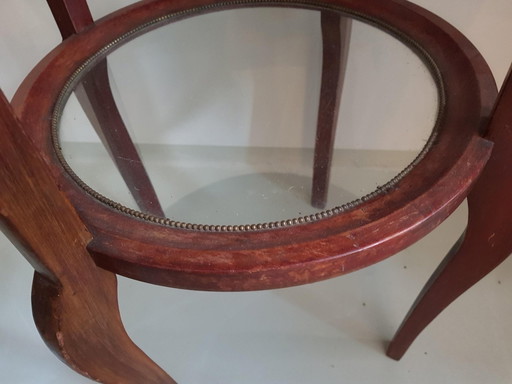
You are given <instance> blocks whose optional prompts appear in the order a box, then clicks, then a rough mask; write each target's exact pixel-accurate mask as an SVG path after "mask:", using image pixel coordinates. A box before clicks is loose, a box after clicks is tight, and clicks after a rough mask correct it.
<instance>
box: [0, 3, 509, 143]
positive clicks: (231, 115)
mask: <svg viewBox="0 0 512 384" xmlns="http://www.w3.org/2000/svg"><path fill="white" fill-rule="evenodd" d="M132 2H133V1H129V0H109V1H105V0H102V1H100V0H90V1H89V3H90V7H91V10H92V12H93V14H94V16H95V17H96V18H99V17H101V16H103V15H105V14H107V13H109V12H111V11H113V10H115V9H117V8H119V7H121V6H123V5H126V4H129V3H132ZM414 2H416V3H418V4H420V5H422V6H424V7H426V8H427V9H429V10H431V11H433V12H435V13H437V14H439V15H440V16H442V17H443V18H445V19H446V20H448V21H449V22H451V23H452V24H454V25H455V26H456V27H458V28H459V29H460V30H461V31H462V32H463V33H464V34H466V36H467V37H468V38H469V39H470V40H471V41H472V42H473V43H474V44H475V45H476V46H477V47H478V49H479V50H480V51H481V52H482V54H483V55H484V57H485V58H486V59H487V61H488V62H489V64H490V66H491V68H492V70H493V73H494V74H495V77H496V79H497V82H498V83H499V84H500V83H501V82H502V81H503V78H504V76H505V74H506V71H507V69H508V65H509V63H510V61H512V49H509V42H508V37H509V36H511V35H512V23H510V22H509V21H510V17H511V16H512V2H510V1H509V0H487V1H484V0H452V1H450V2H446V1H441V0H416V1H414ZM0 36H1V39H0V52H1V54H0V68H1V71H0V86H1V87H2V89H3V90H4V91H5V92H6V94H7V96H8V97H11V96H12V95H13V94H14V92H15V90H16V88H17V86H18V85H19V83H20V82H21V81H22V79H23V78H24V77H25V76H26V74H27V73H28V72H29V71H30V69H31V68H32V67H33V66H34V65H35V64H36V63H37V61H38V60H40V59H41V58H42V57H43V56H44V55H45V53H47V52H48V51H49V50H50V49H51V48H52V47H54V46H55V45H56V44H58V42H59V40H60V39H59V34H58V31H57V28H56V27H55V25H54V22H53V20H52V17H51V14H50V12H49V10H48V8H47V5H46V2H45V1H43V0H16V1H7V0H4V1H2V3H1V4H0ZM163 43H165V44H163ZM128 47H136V50H130V49H127V48H122V49H120V50H119V51H117V52H116V53H115V54H114V55H113V56H112V57H111V59H109V60H110V66H111V72H112V82H113V88H114V90H115V92H116V94H117V95H118V96H119V95H121V96H120V97H119V107H120V109H121V111H122V112H123V115H124V116H125V120H126V122H127V124H128V126H129V128H130V130H131V131H132V135H133V136H134V137H135V138H136V139H137V140H138V141H139V142H144V143H159V144H162V143H169V144H178V145H227V146H246V145H249V146H275V147H311V146H312V145H313V142H314V139H313V137H314V125H315V121H316V106H317V103H318V92H319V87H320V75H319V74H320V68H321V45H320V28H319V16H318V14H317V13H314V12H305V11H297V10H285V9H258V10H244V11H228V12H220V13H215V14H210V15H206V16H200V17H196V18H192V19H188V20H185V21H182V22H179V23H176V24H173V25H171V26H168V27H165V28H162V29H160V30H158V31H155V32H152V33H151V34H150V35H147V36H144V37H142V38H140V39H138V40H136V42H135V43H131V44H130V45H129V46H128ZM126 63H129V64H128V65H126ZM429 81H430V79H429V76H428V75H427V74H426V72H425V70H424V69H423V67H422V64H421V62H420V61H419V60H418V59H417V58H416V57H414V55H412V54H411V53H410V52H409V51H408V49H406V48H404V47H403V46H402V45H401V44H400V43H399V42H397V41H395V40H394V39H391V38H389V37H387V36H386V35H384V34H382V33H381V32H378V31H376V30H374V29H373V28H371V27H368V26H365V25H361V24H359V23H358V24H356V25H354V31H353V37H352V40H351V47H350V56H349V63H348V69H347V80H346V84H345V87H344V97H343V99H342V105H341V114H340V128H339V131H338V135H337V142H336V144H337V147H339V148H350V149H354V148H355V149H384V150H386V149H392V150H417V149H418V148H420V147H421V146H422V144H423V143H424V141H425V139H426V136H427V135H428V130H429V129H430V127H431V125H432V119H433V116H434V112H435V106H436V103H435V90H434V88H433V86H432V84H430V83H429ZM65 117H66V118H67V120H64V121H65V124H64V125H65V127H66V129H65V130H64V139H65V140H70V141H85V142H91V141H92V142H94V141H97V139H96V138H95V136H94V134H92V130H87V129H84V127H83V126H84V125H87V122H86V119H85V118H84V116H83V115H82V114H81V113H80V111H79V108H74V107H73V104H71V107H70V108H69V109H68V111H67V114H66V116H65ZM71 122H73V124H71ZM135 128H136V129H135Z"/></svg>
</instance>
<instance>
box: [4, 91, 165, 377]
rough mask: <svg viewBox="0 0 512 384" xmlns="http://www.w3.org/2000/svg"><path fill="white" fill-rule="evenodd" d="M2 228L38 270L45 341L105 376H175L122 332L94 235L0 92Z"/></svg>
mask: <svg viewBox="0 0 512 384" xmlns="http://www.w3.org/2000/svg"><path fill="white" fill-rule="evenodd" d="M0 135H1V136H2V140H1V141H0V218H1V224H2V230H4V231H5V232H6V233H7V235H8V237H9V238H10V239H11V240H12V241H13V243H14V244H15V245H17V247H18V249H19V250H20V252H22V254H23V255H24V256H25V258H26V259H27V260H28V261H29V262H30V263H31V264H32V266H33V267H34V269H35V270H36V273H35V276H34V282H33V290H32V303H33V314H34V319H35V321H36V325H37V327H38V330H39V332H40V334H41V336H42V337H43V339H44V341H45V342H46V343H47V345H48V346H49V347H50V348H51V349H52V351H53V352H54V353H55V354H57V355H58V356H59V357H60V358H61V359H62V360H63V361H64V362H65V363H66V364H68V365H69V366H70V367H71V368H73V369H74V370H76V371H77V372H79V373H81V374H82V375H84V376H87V377H90V378H92V379H95V380H100V381H102V382H104V383H133V384H135V383H155V384H156V383H160V384H162V383H174V381H173V380H172V379H171V378H170V377H169V376H168V375H167V374H166V373H165V372H163V371H162V370H161V369H160V368H159V367H158V366H157V365H156V364H155V363H153V362H152V361H151V360H150V359H149V358H148V357H147V356H146V355H145V354H144V353H143V352H142V351H140V349H138V348H137V347H136V346H135V344H133V342H132V341H131V340H130V338H129V337H128V335H127V334H126V332H125V330H124V328H123V325H122V323H121V318H120V315H119V310H118V304H117V285H116V284H117V283H116V276H115V275H114V274H113V273H110V272H107V271H104V270H102V269H100V268H98V267H96V265H95V264H94V262H93V261H92V259H91V257H90V255H89V253H88V252H87V250H86V246H87V244H88V243H89V241H90V240H91V235H90V233H89V232H88V231H87V229H86V228H85V226H84V225H83V223H82V221H81V220H80V218H79V217H78V215H77V214H76V212H75V210H74V209H73V207H72V206H71V204H70V203H69V201H68V200H67V199H66V198H65V197H64V196H63V194H62V192H61V191H60V190H59V186H58V185H57V183H56V182H55V181H54V179H53V177H52V176H51V174H50V173H49V171H48V167H47V165H46V164H45V163H44V162H43V161H42V159H41V158H40V157H39V155H38V153H37V150H35V148H34V146H33V144H32V143H31V142H30V140H29V139H28V138H27V137H26V136H25V134H24V133H23V129H22V127H21V126H20V125H19V123H18V121H17V120H16V119H15V117H14V115H13V113H12V110H11V108H10V106H9V104H8V102H7V100H6V99H5V97H4V95H3V94H2V93H0Z"/></svg>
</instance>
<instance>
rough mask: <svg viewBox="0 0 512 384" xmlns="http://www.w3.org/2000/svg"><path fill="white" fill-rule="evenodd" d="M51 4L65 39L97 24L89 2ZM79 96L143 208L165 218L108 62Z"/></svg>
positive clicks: (94, 72)
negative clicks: (121, 109)
mask: <svg viewBox="0 0 512 384" xmlns="http://www.w3.org/2000/svg"><path fill="white" fill-rule="evenodd" d="M48 4H49V6H50V8H51V10H52V13H53V15H54V18H55V21H56V22H57V25H58V27H59V30H60V32H61V35H62V38H63V39H64V40H65V39H67V38H68V37H70V36H72V35H74V34H76V33H80V32H81V31H83V30H84V29H86V28H87V27H90V26H91V25H92V24H93V18H92V15H91V12H90V10H89V7H88V6H87V2H86V1H85V0H78V1H75V0H74V1H70V0H48ZM75 93H76V96H77V98H78V101H79V102H80V104H81V105H82V108H83V109H84V111H85V113H86V114H87V117H88V118H89V121H90V122H91V124H92V125H93V127H94V129H95V130H96V132H97V134H98V136H99V137H100V139H101V141H102V142H103V144H104V145H105V148H106V149H107V150H108V152H109V153H110V156H111V158H112V160H113V161H114V163H115V164H116V166H117V169H118V170H119V172H120V174H121V176H122V177H123V180H124V181H125V183H126V185H127V187H128V189H129V190H130V193H131V194H132V196H133V198H134V200H135V202H136V204H137V206H138V207H139V209H140V210H141V211H142V212H145V213H149V214H152V215H156V216H160V217H164V216H165V213H164V212H163V209H162V207H161V206H160V202H159V201H158V196H157V194H156V192H155V189H154V188H153V184H152V183H151V179H150V178H149V175H148V173H147V171H146V169H145V167H144V164H143V163H142V160H141V158H140V156H139V153H138V152H137V148H136V147H135V145H134V143H133V141H132V139H131V137H130V134H129V132H128V130H127V129H126V126H125V124H124V122H123V118H122V117H121V114H120V113H119V109H118V108H117V105H116V102H115V100H114V96H113V94H112V90H111V87H110V81H109V76H108V67H107V61H106V59H105V60H102V61H100V62H99V63H97V64H96V65H95V66H94V67H93V68H92V69H91V71H90V72H89V73H88V74H87V75H86V76H85V78H84V79H83V80H82V82H81V83H80V84H79V86H78V88H77V89H76V92H75Z"/></svg>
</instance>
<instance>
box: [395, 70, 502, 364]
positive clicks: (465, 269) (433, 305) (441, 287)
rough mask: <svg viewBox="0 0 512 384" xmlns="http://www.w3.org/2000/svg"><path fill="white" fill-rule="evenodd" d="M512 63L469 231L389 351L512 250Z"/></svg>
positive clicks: (400, 350)
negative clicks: (511, 198) (491, 150)
mask: <svg viewBox="0 0 512 384" xmlns="http://www.w3.org/2000/svg"><path fill="white" fill-rule="evenodd" d="M511 106H512V68H511V70H510V71H509V74H508V76H507V79H506V80H505V83H504V85H503V87H502V90H501V92H500V97H499V99H498V102H497V104H496V108H495V111H494V114H493V116H492V119H491V121H490V124H489V126H488V130H487V133H486V137H487V138H488V139H489V140H490V141H492V142H493V143H494V150H493V152H492V155H491V158H490V160H489V162H488V163H487V165H486V167H485V169H484V172H483V173H482V175H481V176H480V178H479V179H478V182H477V183H476V185H475V187H474V189H473V190H472V191H471V193H470V194H469V196H468V207H469V216H468V224H467V228H466V231H465V233H464V235H463V236H462V238H461V239H460V240H459V241H458V242H457V243H456V244H455V245H454V247H453V248H452V250H451V251H450V252H449V253H448V255H447V256H446V258H445V259H444V260H443V262H442V264H441V265H440V266H439V267H438V269H437V270H436V271H435V273H434V274H433V275H432V277H431V278H430V279H429V281H428V282H427V284H426V285H425V287H424V288H423V290H422V292H421V293H420V295H419V297H418V299H417V300H416V302H415V303H414V304H413V306H412V308H411V310H410V312H409V313H408V314H407V316H406V318H405V320H404V322H403V323H402V325H401V326H400V328H399V329H398V331H397V332H396V334H395V337H394V338H393V341H392V342H391V343H390V345H389V347H388V351H387V354H388V356H390V357H392V358H393V359H397V360H398V359H400V358H401V357H402V356H403V355H404V353H405V352H406V351H407V349H408V348H409V346H410V345H411V343H412V342H413V341H414V340H415V339H416V337H417V336H418V335H419V334H420V333H421V332H422V331H423V329H424V328H425V327H426V326H427V325H428V324H430V322H431V321H432V320H433V319H434V318H435V317H436V316H437V315H438V314H439V313H441V312H442V311H443V310H444V309H445V308H446V307H447V306H448V305H449V304H451V303H452V302H453V301H454V300H455V299H457V298H458V297H459V296H460V295H461V294H463V293H464V292H465V291H466V290H467V289H469V288H471V287H472V286H473V285H474V284H476V283H477V282H478V281H479V280H481V279H482V278H483V277H484V276H486V275H487V274H488V273H489V272H491V271H492V270H493V269H494V268H496V267H497V266H498V265H499V264H500V263H502V262H503V261H504V260H505V259H506V258H507V257H508V256H509V255H510V254H511V253H512V236H511V232H512V202H511V200H510V197H511V191H512V150H511V148H512V108H511Z"/></svg>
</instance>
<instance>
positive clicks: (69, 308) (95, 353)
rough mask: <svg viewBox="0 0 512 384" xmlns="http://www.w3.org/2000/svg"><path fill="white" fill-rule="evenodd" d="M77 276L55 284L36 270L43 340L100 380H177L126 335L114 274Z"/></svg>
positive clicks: (36, 308) (157, 383)
mask: <svg viewBox="0 0 512 384" xmlns="http://www.w3.org/2000/svg"><path fill="white" fill-rule="evenodd" d="M77 272H80V271H77ZM88 275H89V274H88ZM80 276H81V277H80V280H77V279H75V280H74V282H73V283H72V282H70V281H64V282H63V281H60V283H61V284H59V285H56V284H54V283H53V282H51V281H50V280H48V279H47V278H46V277H44V276H43V275H41V274H39V273H38V272H36V273H35V275H34V281H33V285H32V312H33V315H34V321H35V323H36V326H37V329H38V331H39V333H40V334H41V337H42V338H43V340H44V341H45V343H46V345H47V346H48V347H49V348H50V349H51V350H52V351H53V352H54V353H55V354H56V355H57V356H58V357H59V358H60V359H61V360H62V361H63V362H64V363H66V364H67V365H68V366H70V367H71V368H72V369H74V370H75V371H77V372H78V373H80V374H81V375H83V376H86V377H88V378H91V379H93V380H96V381H99V382H101V383H112V384H115V383H126V384H140V383H149V384H176V382H175V381H174V380H173V379H171V378H170V377H169V376H168V375H167V374H166V373H165V372H164V371H163V370H162V369H161V368H160V367H158V366H157V365H156V364H155V363H154V362H153V361H152V360H151V359H150V358H149V357H148V356H146V355H145V354H144V352H142V351H141V350H140V349H139V348H138V347H137V346H136V345H135V344H134V343H133V342H132V340H131V339H130V338H129V336H128V335H127V333H126V331H125V329H124V327H123V324H122V322H121V317H120V315H119V310H118V304H117V280H116V277H115V275H114V274H112V273H110V272H106V271H103V270H100V269H99V268H97V270H96V271H95V273H94V274H90V275H89V276H88V277H91V278H92V277H93V276H94V280H93V281H90V280H91V279H89V278H84V274H83V273H80ZM75 277H76V276H75Z"/></svg>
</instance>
